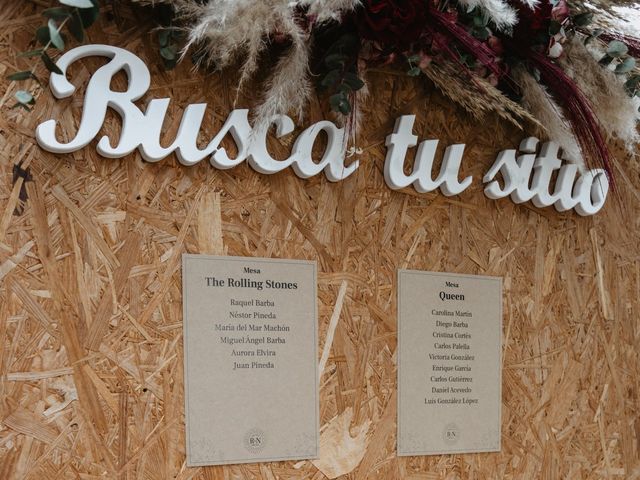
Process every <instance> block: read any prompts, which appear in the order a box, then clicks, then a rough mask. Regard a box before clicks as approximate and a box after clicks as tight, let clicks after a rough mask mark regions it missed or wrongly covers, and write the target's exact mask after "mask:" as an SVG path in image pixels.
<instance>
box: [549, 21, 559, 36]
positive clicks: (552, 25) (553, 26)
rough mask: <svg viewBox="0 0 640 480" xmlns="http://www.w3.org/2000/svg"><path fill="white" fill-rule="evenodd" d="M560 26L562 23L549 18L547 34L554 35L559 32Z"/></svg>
mask: <svg viewBox="0 0 640 480" xmlns="http://www.w3.org/2000/svg"><path fill="white" fill-rule="evenodd" d="M561 28H562V24H561V23H560V22H558V21H556V20H551V21H550V22H549V35H555V34H556V33H559V32H560V29H561Z"/></svg>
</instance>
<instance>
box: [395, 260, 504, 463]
mask: <svg viewBox="0 0 640 480" xmlns="http://www.w3.org/2000/svg"><path fill="white" fill-rule="evenodd" d="M501 340H502V279H501V278H497V277H482V276H474V275H455V274H448V273H447V274H445V273H431V272H422V271H415V270H400V271H399V272H398V455H436V454H447V453H472V452H495V451H499V450H500V407H501V397H502V395H501Z"/></svg>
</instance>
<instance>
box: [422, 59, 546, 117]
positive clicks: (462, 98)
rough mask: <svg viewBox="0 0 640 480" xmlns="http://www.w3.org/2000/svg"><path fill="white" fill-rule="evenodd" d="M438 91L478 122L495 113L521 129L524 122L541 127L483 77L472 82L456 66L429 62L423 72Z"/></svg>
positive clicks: (527, 113)
mask: <svg viewBox="0 0 640 480" xmlns="http://www.w3.org/2000/svg"><path fill="white" fill-rule="evenodd" d="M422 71H423V72H424V74H425V75H426V76H427V78H429V80H431V81H432V82H433V83H434V84H435V85H436V87H437V88H438V90H440V91H441V92H442V93H443V94H444V95H445V96H446V97H447V98H449V99H451V100H453V101H454V102H455V103H457V104H458V105H460V106H461V107H462V108H464V109H465V110H466V111H467V112H469V113H470V114H471V115H473V116H474V117H475V118H477V119H478V120H482V119H484V117H485V116H486V115H487V114H490V113H494V114H496V115H498V116H499V117H500V118H503V119H505V120H507V121H509V122H511V123H512V124H513V125H515V126H516V127H518V128H519V129H522V121H523V120H527V121H529V122H531V123H532V124H534V125H539V126H540V127H541V128H542V126H541V125H540V124H539V122H538V120H537V119H536V118H535V117H534V116H533V115H531V114H530V113H529V112H528V111H527V110H525V109H524V108H522V107H521V106H520V105H518V104H517V103H516V102H514V101H512V100H510V99H509V98H507V97H506V96H505V95H504V94H503V93H502V92H501V91H500V90H498V89H497V88H496V87H494V86H493V85H491V84H490V83H489V82H487V81H486V80H484V79H482V78H479V77H478V78H473V79H472V80H471V79H469V77H467V76H463V75H464V73H461V72H460V71H459V70H458V69H456V68H455V66H454V65H453V64H445V65H438V64H436V63H433V62H432V63H430V64H429V65H428V66H427V67H426V68H424V69H423V70H422Z"/></svg>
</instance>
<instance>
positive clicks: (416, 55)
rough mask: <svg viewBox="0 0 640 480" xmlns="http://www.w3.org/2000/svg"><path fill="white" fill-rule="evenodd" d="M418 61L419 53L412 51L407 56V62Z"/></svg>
mask: <svg viewBox="0 0 640 480" xmlns="http://www.w3.org/2000/svg"><path fill="white" fill-rule="evenodd" d="M419 61H420V55H418V54H417V53H414V54H413V55H411V56H410V57H407V62H409V63H418V62H419Z"/></svg>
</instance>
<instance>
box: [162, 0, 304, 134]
mask: <svg viewBox="0 0 640 480" xmlns="http://www.w3.org/2000/svg"><path fill="white" fill-rule="evenodd" d="M174 6H175V7H176V10H177V12H178V15H180V16H181V17H182V18H183V19H185V20H186V21H187V23H188V24H189V26H188V27H187V39H188V40H187V44H186V46H185V48H184V50H183V55H184V54H185V53H186V51H187V50H188V49H189V48H190V47H192V46H197V47H198V48H199V49H200V51H201V53H202V55H201V56H200V62H201V63H202V64H204V65H207V66H213V67H215V68H216V69H222V68H225V67H227V66H229V65H230V64H232V63H234V62H237V61H242V66H241V68H240V80H239V84H238V91H240V89H241V88H242V86H243V85H244V84H245V83H246V82H247V81H248V80H249V79H250V78H252V76H253V75H254V74H255V73H256V71H257V69H258V64H259V61H260V56H261V54H262V53H263V52H264V51H265V50H266V49H267V48H268V47H269V44H268V40H269V38H274V37H275V36H279V37H283V38H288V39H290V41H291V46H290V47H289V49H288V51H287V52H285V53H284V54H283V56H282V57H281V58H280V59H279V60H278V61H277V62H276V65H275V67H274V69H273V71H272V73H271V75H270V77H269V79H268V80H267V88H266V92H265V96H264V98H263V101H262V104H261V105H260V106H259V107H258V109H257V117H258V121H259V122H264V121H268V119H269V118H270V117H271V116H272V115H273V114H274V113H287V112H289V111H290V110H294V111H295V112H296V114H297V115H298V116H300V117H301V116H302V114H303V112H304V110H305V108H304V107H305V106H306V103H307V101H308V99H309V94H310V92H311V85H310V80H309V71H308V65H309V39H308V34H307V32H305V31H304V30H303V28H302V27H301V26H300V25H298V23H297V22H296V19H295V14H296V11H295V8H294V7H295V4H293V5H292V3H291V2H290V1H288V0H259V1H256V0H210V1H209V2H208V3H204V4H198V3H195V2H191V1H187V0H176V2H175V3H174Z"/></svg>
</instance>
